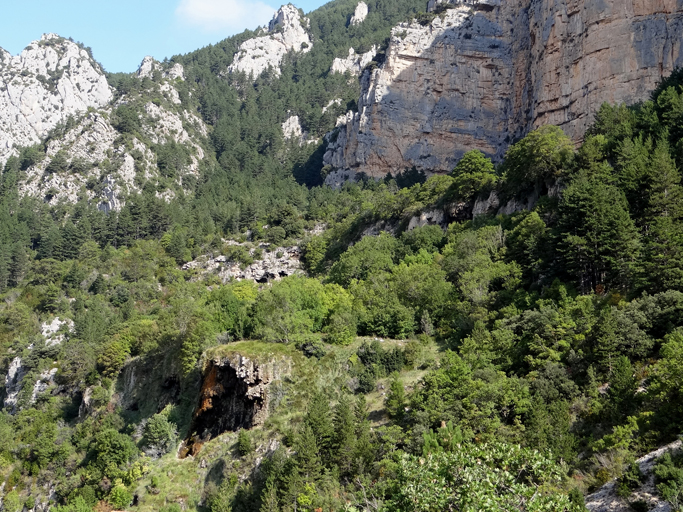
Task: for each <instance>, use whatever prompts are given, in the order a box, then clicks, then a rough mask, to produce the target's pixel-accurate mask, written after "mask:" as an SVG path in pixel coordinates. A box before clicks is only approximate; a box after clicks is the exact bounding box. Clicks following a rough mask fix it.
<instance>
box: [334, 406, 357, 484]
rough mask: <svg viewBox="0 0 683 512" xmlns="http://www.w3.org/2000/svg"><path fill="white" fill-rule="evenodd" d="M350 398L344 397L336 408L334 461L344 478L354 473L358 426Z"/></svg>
mask: <svg viewBox="0 0 683 512" xmlns="http://www.w3.org/2000/svg"><path fill="white" fill-rule="evenodd" d="M355 423H356V422H355V417H354V414H353V412H352V411H351V404H350V401H349V398H348V397H347V396H346V395H343V396H342V397H341V399H340V400H339V403H338V404H337V405H336V406H335V408H334V443H333V447H334V459H335V461H336V463H337V466H339V471H340V473H341V474H342V476H350V475H351V474H352V473H353V464H354V459H355V453H356V425H355Z"/></svg>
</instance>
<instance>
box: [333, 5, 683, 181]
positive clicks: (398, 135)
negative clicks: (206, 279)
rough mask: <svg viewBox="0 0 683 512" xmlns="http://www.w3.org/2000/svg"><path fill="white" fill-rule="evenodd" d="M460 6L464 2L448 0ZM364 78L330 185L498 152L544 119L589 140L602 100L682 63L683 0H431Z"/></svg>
mask: <svg viewBox="0 0 683 512" xmlns="http://www.w3.org/2000/svg"><path fill="white" fill-rule="evenodd" d="M446 3H453V4H456V5H448V6H445V5H440V4H446ZM430 7H431V8H432V9H435V8H438V9H439V10H441V9H444V7H450V9H447V10H445V11H443V12H441V13H440V14H438V15H436V16H435V17H434V19H433V20H431V21H427V20H424V19H423V20H422V23H418V22H416V21H414V22H411V23H403V24H401V25H399V26H397V27H395V28H394V29H393V31H392V36H391V41H390V44H389V47H388V49H387V54H386V61H385V62H384V64H383V65H382V66H381V67H379V68H378V69H375V70H372V71H369V72H366V73H365V74H364V75H363V76H362V78H361V86H362V93H361V97H360V101H359V111H358V112H357V113H354V114H352V115H349V116H347V121H346V123H345V125H344V126H342V127H341V128H340V129H338V130H336V131H335V132H333V133H332V134H330V135H329V136H328V141H329V145H328V151H327V154H326V155H325V161H324V163H325V165H327V166H331V167H332V171H333V172H331V173H330V174H329V176H328V183H331V184H333V183H335V182H339V181H340V180H343V179H345V178H347V177H350V176H352V175H353V174H354V173H357V172H364V173H366V174H368V175H371V176H376V177H381V176H384V175H385V174H386V173H388V172H393V173H396V172H400V171H403V170H405V169H409V168H412V167H413V166H415V167H417V168H418V169H422V170H425V171H427V172H437V173H438V172H447V171H449V170H451V169H452V167H453V166H454V164H455V163H456V162H457V161H458V159H459V158H460V157H461V156H462V154H463V153H464V152H466V151H468V150H470V149H479V150H481V151H483V152H485V153H487V154H488V155H490V156H492V157H494V158H496V159H500V158H501V157H502V156H503V155H504V153H505V151H506V149H507V147H508V146H509V145H510V143H511V142H513V141H514V140H515V139H517V138H519V137H521V136H523V135H525V134H526V133H528V132H529V131H530V130H531V129H533V128H535V127H538V126H540V125H543V124H556V125H559V126H561V127H562V128H563V129H564V130H565V131H566V133H567V134H568V135H570V136H571V137H572V138H573V139H574V140H576V141H580V139H581V138H582V136H583V134H584V132H585V130H586V128H587V127H588V126H589V125H590V123H591V122H592V120H593V116H594V113H595V112H596V110H597V109H598V108H599V107H600V105H601V104H602V103H603V102H611V103H619V102H626V103H634V102H637V101H640V100H643V99H645V98H646V97H647V96H648V94H649V92H650V91H651V90H652V89H653V88H654V86H655V84H656V83H657V82H658V81H659V80H660V79H661V78H662V77H663V76H665V75H667V74H668V73H669V72H670V71H671V70H672V69H673V68H674V67H676V66H680V65H682V64H683V55H681V40H682V39H681V36H683V2H682V1H681V0H656V1H652V0H511V1H505V2H502V1H500V0H467V1H465V2H463V1H457V2H456V1H455V0H450V1H446V0H431V2H430Z"/></svg>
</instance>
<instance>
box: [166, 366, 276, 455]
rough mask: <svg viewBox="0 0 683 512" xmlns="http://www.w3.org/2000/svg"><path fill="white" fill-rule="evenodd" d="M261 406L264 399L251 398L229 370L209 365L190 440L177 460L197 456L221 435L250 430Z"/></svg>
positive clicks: (230, 367) (247, 389)
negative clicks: (203, 447)
mask: <svg viewBox="0 0 683 512" xmlns="http://www.w3.org/2000/svg"><path fill="white" fill-rule="evenodd" d="M263 406H264V404H263V398H262V397H261V396H253V395H251V396H250V394H249V386H248V384H247V383H246V382H245V381H244V380H243V379H241V378H239V376H238V375H237V371H236V370H235V369H234V368H233V367H232V366H230V365H229V364H225V365H217V364H216V363H213V362H212V363H211V366H210V367H209V368H208V369H207V371H206V373H205V374H204V381H203V383H202V388H201V391H200V395H199V404H198V406H197V409H196V410H195V412H194V416H193V418H192V426H191V428H190V436H189V438H188V439H187V440H186V441H185V443H184V444H183V446H182V447H181V450H180V457H181V458H185V457H187V456H188V455H193V456H194V455H196V454H197V453H199V451H200V450H201V447H202V446H203V445H204V443H206V442H208V441H209V440H211V439H213V438H215V437H217V436H219V435H221V434H223V433H224V432H235V431H237V430H239V429H242V428H247V429H248V428H251V427H252V426H253V421H254V416H255V415H256V414H257V413H258V412H259V411H260V410H261V409H262V408H263Z"/></svg>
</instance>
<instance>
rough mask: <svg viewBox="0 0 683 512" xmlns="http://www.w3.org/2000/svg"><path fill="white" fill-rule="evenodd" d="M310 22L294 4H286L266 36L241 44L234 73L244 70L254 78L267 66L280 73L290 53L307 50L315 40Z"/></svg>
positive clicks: (236, 56)
mask: <svg viewBox="0 0 683 512" xmlns="http://www.w3.org/2000/svg"><path fill="white" fill-rule="evenodd" d="M309 23H310V21H309V20H308V19H307V18H302V16H301V14H300V13H299V10H298V9H297V8H296V7H294V6H293V5H292V4H288V5H285V6H283V7H281V8H280V10H279V11H278V12H277V13H276V14H275V16H274V17H273V19H272V20H271V22H270V25H269V27H268V31H267V33H266V35H263V36H261V37H255V38H253V39H249V40H247V41H245V42H244V43H242V45H240V48H239V51H238V52H237V54H236V55H235V60H234V62H233V63H232V64H231V65H230V67H229V68H228V71H229V72H231V73H234V72H243V73H246V74H247V75H250V76H252V77H254V78H256V77H258V76H259V75H260V74H261V73H263V72H264V71H265V70H266V69H268V68H273V70H274V71H275V73H277V74H279V73H280V64H281V63H282V60H283V59H284V58H285V55H287V52H290V51H293V52H297V53H307V52H309V51H311V47H312V45H313V42H312V41H311V38H310V36H309V35H308V32H307V28H308V24H309Z"/></svg>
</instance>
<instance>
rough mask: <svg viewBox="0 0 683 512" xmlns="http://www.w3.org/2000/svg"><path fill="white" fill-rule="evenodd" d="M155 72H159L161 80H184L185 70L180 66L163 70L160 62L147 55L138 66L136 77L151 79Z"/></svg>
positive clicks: (176, 65)
mask: <svg viewBox="0 0 683 512" xmlns="http://www.w3.org/2000/svg"><path fill="white" fill-rule="evenodd" d="M155 72H159V74H160V75H161V76H162V77H163V78H168V79H170V80H175V79H177V78H180V79H181V80H185V70H184V68H183V66H182V64H178V63H176V64H173V66H172V67H170V68H168V69H165V68H164V66H163V65H162V64H161V63H160V62H158V61H156V60H155V59H154V57H150V56H149V55H148V56H147V57H145V58H144V59H142V63H141V64H140V67H139V68H138V71H137V73H136V75H137V77H138V78H153V77H154V73H155Z"/></svg>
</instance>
